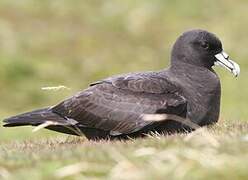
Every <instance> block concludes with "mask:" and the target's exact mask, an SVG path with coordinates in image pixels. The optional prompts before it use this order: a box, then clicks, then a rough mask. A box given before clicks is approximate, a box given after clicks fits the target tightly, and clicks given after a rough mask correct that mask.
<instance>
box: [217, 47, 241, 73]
mask: <svg viewBox="0 0 248 180" xmlns="http://www.w3.org/2000/svg"><path fill="white" fill-rule="evenodd" d="M215 57H216V59H217V61H215V63H214V65H219V66H222V67H224V68H226V69H227V70H228V71H230V72H232V73H233V74H234V76H235V77H237V76H238V75H239V74H240V67H239V65H238V64H237V63H236V62H234V61H232V60H231V59H229V56H228V54H227V53H225V52H224V51H222V52H221V53H218V54H216V55H215Z"/></svg>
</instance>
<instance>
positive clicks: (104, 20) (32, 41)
mask: <svg viewBox="0 0 248 180" xmlns="http://www.w3.org/2000/svg"><path fill="white" fill-rule="evenodd" d="M247 7H248V2H247V1H246V0H236V1H233V0H219V1H215V0H202V1H198V0H190V1H180V0H153V1H150V0H125V1H123V0H108V1H102V0H84V1H81V0H71V1H69V0H53V1H49V0H42V1H37V0H23V1H19V0H1V1H0V95H1V101H0V117H1V119H3V118H5V117H8V116H11V115H14V114H18V113H21V112H24V111H28V110H32V109H36V108H41V107H45V106H50V105H54V104H56V103H58V102H59V101H61V100H62V99H65V98H66V97H68V96H70V95H72V94H74V93H75V92H77V91H79V90H82V89H84V88H85V87H87V86H88V84H89V83H90V82H92V81H96V80H99V79H102V78H105V77H107V76H110V75H114V74H120V73H126V72H132V71H147V70H158V69H161V68H164V67H166V66H167V65H168V64H169V56H170V50H171V46H172V44H173V42H174V41H175V39H176V37H178V36H179V34H181V33H182V32H183V31H185V30H187V29H192V28H203V29H207V30H209V31H212V32H214V33H216V34H217V35H218V36H219V37H220V38H221V39H222V42H223V44H224V48H225V51H226V52H228V54H229V55H230V57H231V58H232V59H234V60H235V61H236V62H238V63H239V64H240V67H241V75H240V77H239V78H237V79H234V78H233V77H232V76H231V74H229V73H228V72H226V71H224V70H221V69H219V68H216V71H218V74H219V75H220V78H221V82H222V100H221V117H220V119H221V120H222V122H220V123H219V124H218V125H217V126H214V127H212V128H209V129H203V130H199V131H197V132H194V133H192V134H189V135H175V136H169V137H160V136H156V137H148V138H146V139H137V140H130V141H125V142H119V141H115V142H90V141H87V140H86V139H85V138H76V137H69V136H64V135H60V134H56V133H52V132H50V131H47V130H41V131H38V132H36V133H31V128H28V127H27V128H8V129H6V128H2V127H0V132H1V136H0V179H1V178H3V179H4V178H5V179H27V178H30V177H32V178H33V179H56V178H57V179H59V178H68V179H82V178H84V179H90V178H91V179H111V178H112V179H135V178H136V179H209V178H212V179H247V177H248V173H247V172H248V171H247V166H246V164H247V163H246V162H247V142H248V140H247V139H248V137H247V130H248V125H247V123H248V121H247V116H248V111H247V102H248V96H247V91H248V85H247V75H248V63H247V62H248V61H247V59H248V53H247V44H248V43H247V42H248V36H247V32H248V21H246V19H248V14H247ZM60 85H61V86H66V87H68V88H69V89H64V90H60V91H46V90H42V87H50V86H60ZM0 125H1V122H0ZM70 165H72V166H70Z"/></svg>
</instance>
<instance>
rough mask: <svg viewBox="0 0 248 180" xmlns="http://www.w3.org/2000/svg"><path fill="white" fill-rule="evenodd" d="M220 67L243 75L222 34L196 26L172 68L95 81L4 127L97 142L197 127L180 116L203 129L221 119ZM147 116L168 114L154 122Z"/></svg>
mask: <svg viewBox="0 0 248 180" xmlns="http://www.w3.org/2000/svg"><path fill="white" fill-rule="evenodd" d="M214 65H220V66H223V67H224V68H226V69H227V70H229V71H230V72H232V73H233V74H234V76H238V75H239V73H240V68H239V65H238V64H237V63H235V62H234V61H232V60H230V59H229V56H228V55H227V54H226V53H225V52H224V51H223V47H222V43H221V41H220V40H219V39H218V38H217V36H216V35H214V34H212V33H210V32H208V31H205V30H200V29H195V30H190V31H187V32H184V33H183V34H182V35H181V36H180V37H179V38H178V39H177V40H176V42H175V44H174V46H173V48H172V53H171V64H170V67H169V68H167V69H163V70H160V71H154V72H139V73H129V74H124V75H117V76H113V77H109V78H106V79H103V80H100V81H97V82H94V83H92V84H90V86H89V87H88V88H87V89H85V90H83V91H81V92H79V93H77V94H75V95H74V96H72V97H70V98H68V99H66V100H64V101H62V102H60V103H59V104H57V105H55V106H51V107H48V108H43V109H39V110H35V111H32V112H27V113H24V114H20V115H17V116H13V117H10V118H7V119H5V120H4V123H5V124H4V126H5V127H13V126H24V125H31V126H38V127H39V126H42V127H45V128H47V129H50V130H54V131H57V132H61V133H67V134H72V135H85V136H86V137H87V138H88V139H92V140H99V139H115V138H129V137H131V138H133V137H143V136H144V135H145V134H147V133H151V132H158V133H169V134H170V133H174V132H181V131H183V132H186V131H191V130H193V129H194V127H191V126H190V125H189V124H187V123H182V122H179V121H177V120H176V117H179V118H181V119H186V120H188V121H189V122H191V123H192V124H195V125H197V126H199V127H201V126H205V125H211V124H213V123H216V122H217V121H218V118H219V111H220V98H221V86H220V80H219V77H218V75H217V74H216V73H215V71H214V70H213V69H212V67H213V66H214ZM146 114H148V115H151V114H152V115H158V114H165V115H167V116H166V117H168V118H166V119H165V120H164V121H156V120H155V121H152V120H149V121H148V120H146V119H145V118H144V115H146ZM152 117H153V116H151V118H152ZM173 117H175V119H174V118H173ZM154 119H156V116H154Z"/></svg>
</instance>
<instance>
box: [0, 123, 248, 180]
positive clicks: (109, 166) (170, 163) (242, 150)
mask: <svg viewBox="0 0 248 180" xmlns="http://www.w3.org/2000/svg"><path fill="white" fill-rule="evenodd" d="M247 130H248V123H240V122H228V123H227V122H221V123H219V124H218V125H216V126H214V127H210V128H208V129H207V128H202V129H198V130H197V131H195V132H193V133H191V134H187V135H186V134H178V135H173V136H159V135H154V136H150V137H147V138H145V139H136V140H128V141H101V142H94V141H88V140H86V139H85V138H83V137H72V136H70V137H69V136H58V137H52V138H51V137H50V138H41V139H33V140H24V141H12V142H5V143H2V145H1V148H0V176H1V177H2V178H6V179H26V178H27V177H32V178H34V179H64V178H66V179H246V178H247V176H248V171H247V170H248V169H247V160H248V155H247V154H248V150H247V149H248V135H247Z"/></svg>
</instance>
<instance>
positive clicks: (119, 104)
mask: <svg viewBox="0 0 248 180" xmlns="http://www.w3.org/2000/svg"><path fill="white" fill-rule="evenodd" d="M52 110H53V112H56V113H57V114H60V115H61V116H63V117H66V118H70V119H74V120H76V121H77V122H78V123H79V124H80V125H82V126H85V127H91V128H97V129H102V130H105V131H110V133H112V134H129V133H132V132H135V131H138V130H140V129H142V128H144V127H146V126H148V125H151V124H153V123H154V122H148V121H144V120H143V119H142V114H153V113H162V112H163V113H164V112H165V113H170V112H173V113H179V115H181V114H183V113H184V112H186V100H185V98H184V97H182V96H180V95H179V91H178V88H177V87H176V86H175V85H173V84H172V83H170V82H169V81H168V80H166V79H162V78H154V77H150V78H149V77H148V76H135V75H134V76H131V75H129V76H124V77H117V78H112V79H107V80H104V81H101V82H97V83H94V84H92V86H91V87H89V88H88V89H86V90H85V91H83V92H80V93H78V94H76V95H75V96H73V97H71V98H69V99H67V100H65V101H63V102H61V103H60V104H58V105H57V106H55V107H53V108H52Z"/></svg>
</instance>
